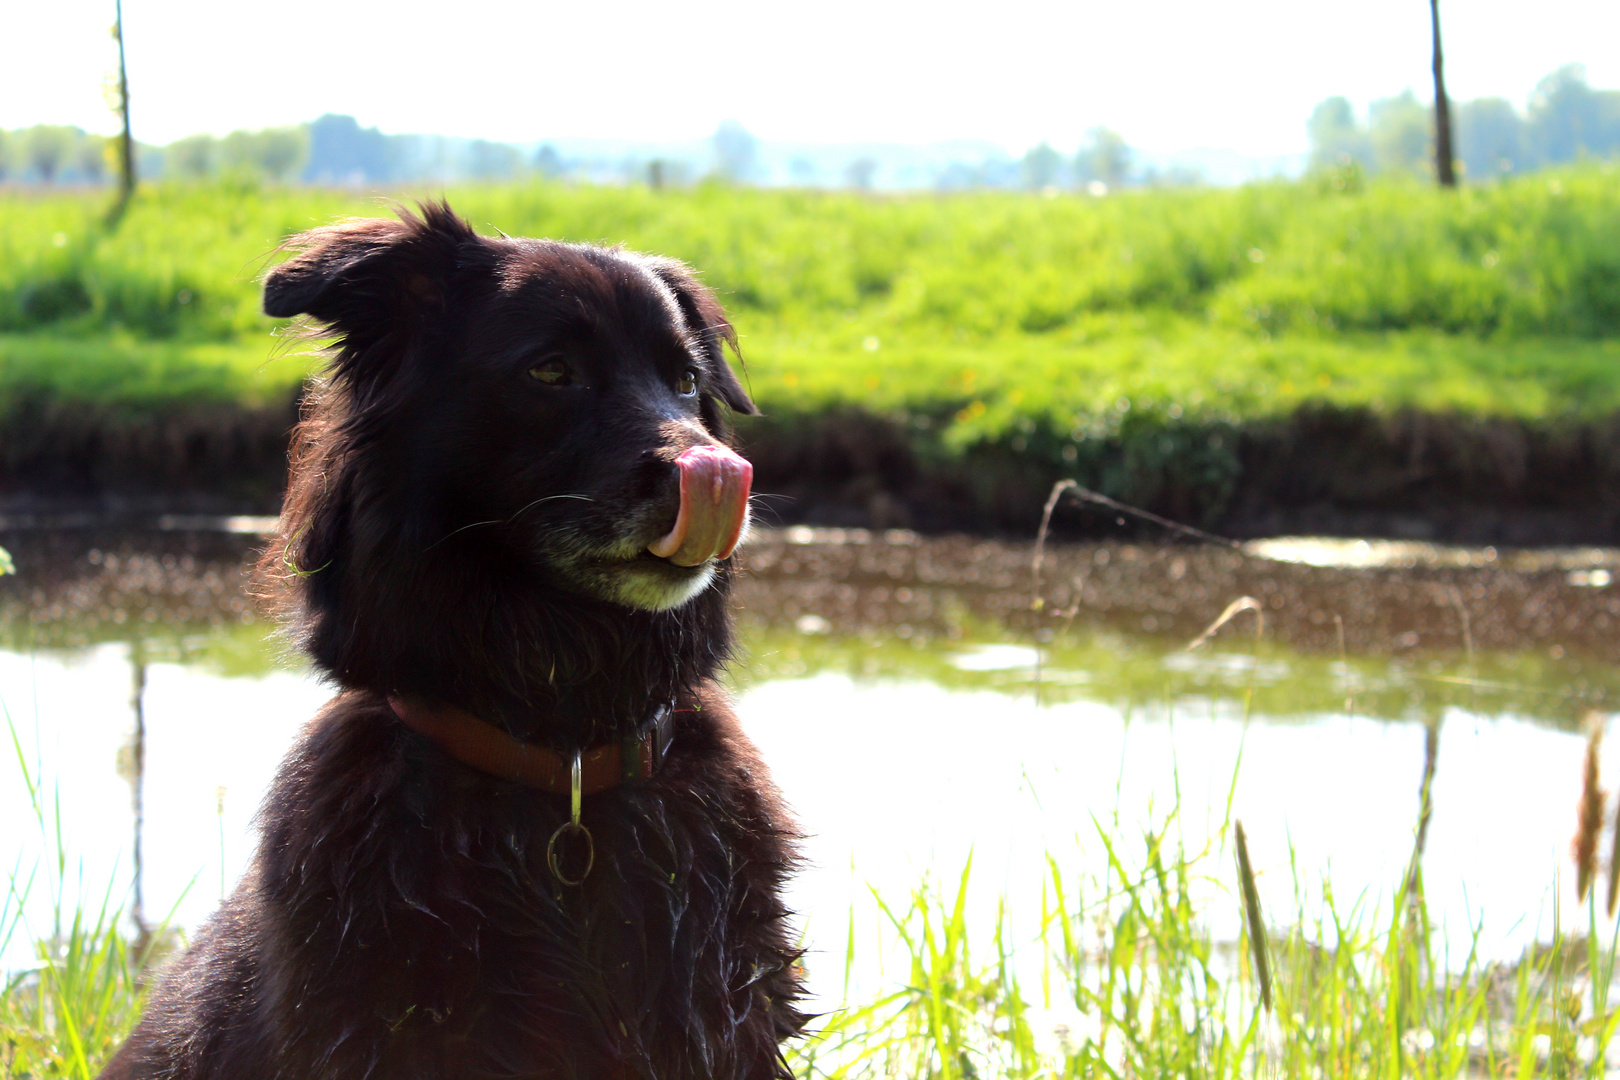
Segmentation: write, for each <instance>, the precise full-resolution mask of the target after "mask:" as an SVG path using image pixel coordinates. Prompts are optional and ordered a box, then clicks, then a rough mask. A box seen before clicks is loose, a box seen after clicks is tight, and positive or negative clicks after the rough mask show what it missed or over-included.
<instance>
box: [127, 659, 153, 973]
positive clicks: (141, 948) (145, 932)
mask: <svg viewBox="0 0 1620 1080" xmlns="http://www.w3.org/2000/svg"><path fill="white" fill-rule="evenodd" d="M129 666H130V670H131V671H132V672H133V673H134V678H133V680H132V682H133V684H134V685H133V686H132V687H131V689H130V707H131V711H132V712H133V713H134V714H135V730H134V733H133V734H132V735H131V737H130V758H131V768H130V776H129V790H130V803H131V809H132V811H133V817H134V822H135V829H134V833H133V834H132V836H131V844H132V848H133V854H134V869H133V871H132V872H131V886H130V904H129V915H130V919H131V920H132V921H133V922H134V923H135V952H136V954H137V955H141V954H144V953H145V952H146V946H147V944H148V943H149V942H150V940H151V937H152V928H151V926H150V925H149V924H148V923H147V921H146V896H145V891H144V887H143V886H144V884H145V882H144V879H145V874H144V872H143V869H142V862H141V856H142V854H143V851H144V844H143V842H142V836H141V832H142V830H143V829H144V828H145V826H146V798H145V796H146V648H145V645H144V643H143V642H142V641H141V640H140V639H139V638H136V639H135V640H134V641H132V642H130V647H129Z"/></svg>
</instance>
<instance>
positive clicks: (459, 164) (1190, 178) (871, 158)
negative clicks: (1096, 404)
mask: <svg viewBox="0 0 1620 1080" xmlns="http://www.w3.org/2000/svg"><path fill="white" fill-rule="evenodd" d="M1452 112H1453V118H1454V124H1455V134H1456V156H1457V160H1458V162H1459V164H1460V166H1461V169H1462V172H1463V175H1464V178H1465V179H1474V180H1478V179H1486V178H1490V177H1495V176H1503V175H1507V174H1511V173H1520V172H1525V171H1528V170H1532V169H1536V168H1540V167H1541V166H1544V165H1553V164H1558V163H1562V162H1568V161H1575V160H1579V159H1581V158H1609V157H1614V156H1617V155H1620V91H1615V90H1598V89H1594V88H1593V87H1592V86H1590V85H1589V84H1588V82H1587V78H1586V72H1585V69H1583V68H1581V67H1579V66H1576V65H1571V66H1568V67H1563V68H1560V69H1558V70H1557V71H1555V72H1553V73H1552V74H1551V75H1549V76H1547V77H1546V78H1545V79H1543V80H1541V82H1540V83H1539V84H1537V86H1536V89H1535V92H1534V93H1533V94H1531V96H1530V99H1529V101H1528V103H1527V105H1526V107H1525V108H1524V109H1523V110H1522V111H1521V110H1519V109H1518V108H1516V107H1515V106H1514V105H1513V104H1512V103H1511V102H1509V101H1507V100H1506V99H1505V98H1490V97H1488V98H1477V99H1475V100H1473V101H1461V102H1454V103H1453V108H1452ZM1307 130H1308V133H1309V136H1310V146H1311V155H1310V161H1311V165H1312V166H1313V167H1314V168H1316V169H1319V170H1322V169H1326V170H1333V169H1339V168H1342V167H1345V166H1351V165H1353V166H1355V167H1357V168H1359V169H1361V170H1362V171H1365V172H1368V173H1419V174H1421V173H1432V171H1433V169H1434V154H1433V147H1434V131H1435V127H1434V116H1433V113H1432V110H1431V108H1430V107H1429V105H1428V104H1426V103H1425V102H1422V101H1419V100H1418V98H1417V97H1416V95H1414V94H1413V93H1412V92H1411V91H1407V92H1405V93H1403V94H1399V95H1396V96H1394V97H1388V98H1383V99H1381V100H1378V101H1374V102H1373V103H1372V105H1371V106H1370V107H1369V109H1368V110H1367V113H1366V115H1365V116H1358V115H1357V114H1356V110H1355V109H1354V108H1353V107H1352V106H1351V104H1350V102H1349V101H1348V100H1346V99H1345V98H1342V97H1333V98H1328V99H1327V100H1326V101H1323V102H1321V103H1320V104H1319V105H1317V107H1316V109H1315V110H1314V111H1313V112H1312V113H1311V117H1310V120H1309V122H1308V124H1307ZM115 150H116V148H115V146H114V140H111V139H107V138H104V137H103V136H100V135H94V134H88V133H86V132H84V131H83V130H81V129H79V128H75V127H65V126H60V125H50V124H41V125H38V126H35V127H31V128H25V129H21V130H17V131H0V183H14V184H15V183H22V184H45V185H56V184H69V185H72V184H80V185H86V184H105V183H107V182H109V181H110V180H111V179H112V178H113V177H114V176H115V175H116V172H117V169H116V155H115ZM768 151H769V152H768ZM770 152H774V153H775V154H776V158H775V160H774V161H772V160H768V159H769V158H770ZM787 152H788V151H785V150H783V149H781V148H777V149H776V150H774V151H771V150H770V148H769V147H765V146H763V145H762V144H761V143H760V141H759V139H758V138H756V137H755V136H754V135H753V134H752V133H751V132H749V131H748V130H747V128H745V127H744V126H743V125H742V124H740V123H738V122H737V121H735V120H727V121H725V122H723V123H722V124H720V125H719V127H718V128H717V129H716V131H715V133H714V135H713V136H712V138H710V139H709V140H708V141H707V143H706V144H692V145H690V146H686V147H684V149H681V150H679V151H672V152H668V153H663V154H660V153H658V152H638V151H637V150H635V149H633V148H632V149H627V150H625V151H623V152H620V153H618V154H613V155H609V154H606V153H600V152H599V153H596V154H594V155H584V156H581V155H577V154H576V155H575V156H569V155H567V154H565V153H562V152H559V150H558V149H557V147H555V146H553V145H550V144H541V145H539V146H538V147H535V146H530V147H527V148H525V147H521V146H518V145H514V144H512V143H504V142H494V141H491V140H487V139H464V138H453V137H447V136H435V135H389V134H385V133H384V132H382V131H379V130H378V129H377V128H375V127H363V126H362V125H361V124H360V123H359V122H358V121H357V120H356V119H355V118H354V117H352V116H344V115H339V114H335V113H329V114H327V115H325V116H322V117H320V118H319V119H316V120H313V121H311V122H309V123H307V124H298V125H293V126H288V127H274V128H265V129H263V130H260V131H233V132H231V133H230V134H229V135H225V136H223V137H216V136H213V135H192V136H188V137H186V138H183V139H178V140H176V141H174V142H172V143H169V144H168V145H167V146H151V145H146V144H140V145H138V146H137V147H136V157H137V164H138V170H137V171H138V173H139V175H140V176H141V177H143V178H147V179H163V178H169V179H176V178H179V179H185V178H204V177H218V176H240V177H249V178H254V179H258V180H262V181H267V182H272V183H283V184H293V183H305V184H322V185H347V186H382V185H391V184H399V183H406V182H419V181H430V182H435V183H448V182H456V181H469V180H470V181H499V180H514V179H519V178H522V177H526V176H538V177H563V178H568V179H575V180H584V181H589V182H596V183H625V182H640V183H646V184H649V185H651V186H653V187H662V186H665V185H679V184H687V183H692V182H694V181H696V180H699V179H701V178H702V177H704V176H719V177H723V178H725V179H727V180H730V181H731V182H734V183H743V184H754V183H765V184H772V183H789V184H796V185H801V186H807V187H808V186H816V187H849V188H856V189H867V188H878V187H888V188H896V187H902V188H904V187H910V188H922V187H934V188H939V189H943V190H956V189H969V188H1013V189H1020V188H1021V189H1024V190H1029V191H1061V190H1079V191H1089V192H1091V193H1093V194H1101V193H1104V192H1107V191H1113V190H1117V189H1119V188H1122V187H1130V186H1146V185H1154V186H1158V185H1182V184H1195V183H1199V182H1201V181H1202V177H1201V176H1200V175H1199V174H1198V173H1196V172H1194V171H1191V170H1187V169H1178V168H1168V169H1161V170H1155V169H1153V168H1151V167H1147V166H1145V165H1143V164H1142V163H1141V162H1140V161H1139V156H1138V155H1137V154H1136V153H1135V152H1134V151H1133V150H1132V148H1131V147H1130V146H1129V145H1128V144H1127V143H1126V141H1125V139H1124V137H1123V136H1121V135H1120V134H1119V133H1118V132H1116V131H1112V130H1110V129H1108V128H1106V127H1095V128H1092V129H1091V130H1090V131H1088V132H1086V134H1085V136H1084V138H1083V139H1082V140H1081V144H1080V147H1079V149H1078V150H1077V151H1076V152H1074V153H1072V154H1065V153H1062V152H1060V151H1059V150H1057V149H1056V148H1054V147H1053V146H1052V145H1050V144H1049V143H1046V142H1042V143H1040V144H1039V145H1037V146H1035V147H1032V148H1031V149H1030V150H1028V151H1027V152H1026V153H1025V154H1023V156H1022V157H1012V156H1009V155H1006V154H1004V153H1000V152H995V151H993V148H992V150H991V151H988V152H984V153H982V154H981V156H980V157H979V160H976V161H975V160H958V159H955V158H952V159H950V160H927V161H918V160H913V161H911V162H909V163H902V162H900V161H898V160H896V159H895V157H894V156H893V155H892V153H891V156H889V157H887V158H885V157H883V156H881V155H882V151H881V150H872V151H863V150H860V149H859V148H855V149H852V150H847V151H835V150H833V149H824V150H818V149H815V148H810V149H808V150H805V151H793V153H794V154H795V155H796V156H793V157H792V158H791V159H785V158H784V155H785V153H787ZM840 153H842V154H843V156H839V155H840ZM964 156H965V155H964Z"/></svg>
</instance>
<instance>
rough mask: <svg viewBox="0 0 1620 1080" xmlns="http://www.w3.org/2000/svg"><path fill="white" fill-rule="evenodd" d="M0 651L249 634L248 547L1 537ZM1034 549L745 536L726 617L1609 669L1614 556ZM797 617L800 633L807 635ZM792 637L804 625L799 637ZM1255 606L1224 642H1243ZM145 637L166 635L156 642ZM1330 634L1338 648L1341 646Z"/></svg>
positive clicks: (172, 537) (77, 534) (246, 535)
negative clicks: (216, 632) (1229, 614)
mask: <svg viewBox="0 0 1620 1080" xmlns="http://www.w3.org/2000/svg"><path fill="white" fill-rule="evenodd" d="M4 524H5V523H4V522H0V544H3V545H4V546H5V547H7V548H8V549H10V551H11V552H12V554H13V556H14V557H15V560H16V563H17V567H18V571H19V572H18V574H17V575H16V576H15V577H5V578H0V638H3V639H4V640H5V641H7V642H10V643H11V644H12V645H13V646H17V645H22V644H25V643H27V642H30V641H32V642H34V643H37V644H46V645H83V644H89V643H92V642H95V641H101V640H123V639H127V638H129V637H132V636H141V635H142V634H143V633H147V632H154V633H156V632H163V633H176V632H178V633H182V634H183V633H185V632H186V628H187V627H192V628H195V629H197V630H202V629H205V628H218V627H220V626H222V625H225V624H232V623H241V622H250V621H255V620H257V619H258V618H259V616H258V615H257V614H256V613H255V611H254V609H253V605H252V604H251V603H250V602H249V600H248V597H247V572H248V568H249V567H250V565H251V562H252V558H253V555H254V553H255V552H256V550H257V549H258V547H259V546H260V545H261V544H262V542H263V541H262V538H261V537H259V536H257V535H255V534H253V533H251V532H241V533H227V532H196V531H184V530H168V531H163V530H152V531H138V532H134V531H128V530H118V529H96V528H81V529H59V530H42V529H31V528H15V527H13V528H5V527H4ZM1032 554H1033V545H1032V544H1030V543H1027V542H1008V541H998V540H984V539H975V538H970V537H962V536H954V537H942V538H929V537H925V536H920V535H918V534H916V533H912V532H907V531H902V530H892V531H889V532H887V533H885V532H869V531H866V530H856V529H808V528H790V529H782V530H761V531H760V533H759V534H758V535H756V536H755V537H754V538H753V539H752V540H751V541H750V542H749V543H748V544H747V545H746V546H745V547H743V548H742V549H741V551H740V554H739V563H740V574H739V581H738V587H737V590H736V594H735V597H736V604H735V607H736V609H737V613H738V615H739V617H740V618H742V619H744V620H748V621H751V622H754V623H758V624H763V625H765V626H767V627H770V628H774V629H781V630H793V631H795V632H828V631H830V632H834V633H838V634H844V635H861V634H867V633H877V634H880V635H897V636H900V637H917V638H919V639H927V638H932V637H956V636H960V634H961V632H962V629H963V626H964V625H965V624H966V623H969V622H974V621H977V622H981V623H985V624H989V625H990V626H991V627H992V628H999V629H998V630H997V631H996V632H1004V633H1008V634H1011V635H1013V636H1014V637H1016V638H1023V637H1025V636H1026V635H1028V638H1029V639H1030V640H1035V639H1037V637H1039V636H1044V635H1045V634H1046V633H1048V632H1050V633H1060V632H1062V631H1064V630H1065V629H1066V628H1069V627H1072V626H1092V627H1103V628H1106V627H1113V628H1116V629H1118V630H1120V631H1122V632H1126V633H1129V634H1133V635H1142V634H1147V635H1159V636H1163V637H1166V638H1170V639H1173V640H1175V641H1176V642H1178V643H1180V644H1185V643H1186V642H1188V641H1190V640H1191V639H1192V638H1194V637H1196V636H1197V635H1198V634H1199V632H1200V631H1202V630H1203V629H1204V628H1205V627H1207V626H1208V625H1209V624H1210V622H1211V621H1213V620H1214V619H1215V618H1216V617H1217V616H1218V615H1219V614H1220V613H1221V611H1222V610H1223V609H1224V608H1225V607H1226V606H1227V605H1228V604H1230V603H1231V602H1232V601H1233V600H1234V599H1236V598H1238V597H1241V596H1250V597H1253V598H1255V599H1256V600H1258V601H1259V602H1260V604H1261V605H1262V606H1263V608H1264V614H1265V632H1266V635H1267V637H1269V638H1273V639H1275V640H1277V641H1279V642H1281V643H1283V644H1286V645H1288V646H1290V647H1291V648H1294V649H1297V650H1299V651H1301V652H1306V653H1317V654H1326V655H1330V656H1336V655H1338V654H1339V652H1340V650H1341V649H1343V650H1344V651H1345V652H1347V653H1350V654H1354V655H1362V656H1379V655H1387V656H1413V657H1418V656H1437V655H1444V656H1458V655H1461V654H1466V653H1467V652H1469V651H1470V650H1473V651H1477V652H1480V653H1485V652H1489V651H1519V652H1530V653H1535V652H1540V653H1541V654H1542V655H1544V656H1546V657H1548V658H1550V659H1553V660H1561V659H1564V658H1565V656H1566V655H1567V656H1569V657H1576V656H1579V657H1585V658H1590V659H1592V660H1595V661H1600V662H1603V663H1607V664H1620V632H1617V631H1620V552H1615V551H1584V552H1566V553H1544V552H1527V553H1515V552H1511V551H1506V550H1503V551H1494V550H1489V549H1486V550H1480V551H1475V552H1472V553H1468V554H1465V555H1464V556H1461V557H1455V558H1448V557H1441V558H1432V559H1418V560H1406V561H1405V564H1404V565H1383V566H1362V567H1322V566H1311V565H1306V564H1302V563H1298V562H1283V561H1278V560H1276V559H1270V558H1261V557H1256V556H1254V555H1251V554H1245V553H1243V552H1240V551H1236V550H1232V549H1225V548H1217V547H1202V546H1187V545H1163V544H1159V545H1150V544H1133V543H1117V542H1106V543H1080V544H1074V543H1059V544H1054V545H1052V546H1051V547H1050V548H1049V549H1048V551H1047V554H1046V557H1045V560H1044V566H1043V570H1042V580H1043V585H1042V587H1041V590H1040V593H1041V598H1042V600H1043V604H1042V605H1041V606H1040V608H1039V609H1037V608H1036V607H1035V605H1033V604H1032V603H1031V600H1032V596H1033V592H1032V581H1031V567H1030V563H1031V555H1032ZM807 617H809V618H810V619H811V621H810V622H809V623H805V622H804V620H806V618H807ZM806 626H810V627H812V628H817V629H811V630H809V631H806V629H805V628H806ZM1253 626H1254V623H1253V621H1252V613H1251V614H1245V615H1243V616H1240V617H1239V618H1238V619H1237V620H1235V621H1234V622H1233V623H1232V624H1231V625H1230V626H1229V627H1228V629H1226V630H1225V631H1223V634H1226V635H1231V636H1234V637H1238V638H1245V639H1246V638H1247V637H1248V636H1249V635H1251V634H1252V633H1253ZM160 628H163V629H161V630H160ZM1341 635H1342V636H1341Z"/></svg>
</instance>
